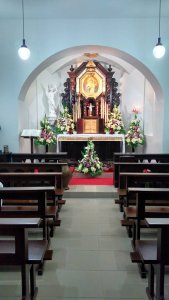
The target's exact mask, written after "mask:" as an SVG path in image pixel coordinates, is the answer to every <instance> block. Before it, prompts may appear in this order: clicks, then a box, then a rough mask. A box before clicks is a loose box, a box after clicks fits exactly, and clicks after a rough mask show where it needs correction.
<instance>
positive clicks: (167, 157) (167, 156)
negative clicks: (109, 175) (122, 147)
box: [113, 152, 169, 162]
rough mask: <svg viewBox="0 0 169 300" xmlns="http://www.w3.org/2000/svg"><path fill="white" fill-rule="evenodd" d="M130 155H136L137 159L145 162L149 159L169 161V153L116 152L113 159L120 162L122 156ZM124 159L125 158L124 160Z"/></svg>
mask: <svg viewBox="0 0 169 300" xmlns="http://www.w3.org/2000/svg"><path fill="white" fill-rule="evenodd" d="M125 156H130V157H134V158H135V160H136V161H140V162H143V161H144V160H147V161H148V162H151V161H152V160H156V161H157V162H169V153H135V152H126V153H123V152H114V154H113V161H114V162H118V161H120V159H121V158H122V157H125ZM123 161H124V160H123Z"/></svg>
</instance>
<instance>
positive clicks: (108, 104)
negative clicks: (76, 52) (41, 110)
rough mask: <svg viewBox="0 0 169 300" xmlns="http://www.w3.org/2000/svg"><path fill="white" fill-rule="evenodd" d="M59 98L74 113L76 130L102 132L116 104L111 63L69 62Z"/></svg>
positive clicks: (115, 90)
mask: <svg viewBox="0 0 169 300" xmlns="http://www.w3.org/2000/svg"><path fill="white" fill-rule="evenodd" d="M68 75H69V78H67V80H66V82H65V84H64V86H65V93H63V94H62V101H63V103H64V104H66V105H67V106H68V108H69V110H70V112H71V113H72V115H73V120H74V122H75V123H76V131H77V133H104V126H105V122H106V121H107V120H108V115H109V113H110V111H111V110H112V107H113V106H114V104H117V105H118V104H119V102H120V93H118V92H117V86H118V83H117V82H116V80H115V78H113V75H114V72H112V68H111V66H109V68H108V69H106V68H104V67H103V66H102V65H101V64H100V63H99V62H97V61H88V62H83V63H82V64H81V65H80V66H79V67H78V68H76V69H74V68H73V66H71V68H70V71H69V72H68Z"/></svg>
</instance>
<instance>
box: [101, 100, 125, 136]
mask: <svg viewBox="0 0 169 300" xmlns="http://www.w3.org/2000/svg"><path fill="white" fill-rule="evenodd" d="M105 132H109V133H119V134H124V133H125V129H124V124H123V121H122V115H121V112H120V110H119V106H116V105H114V107H113V110H112V112H111V113H110V114H109V118H108V121H107V122H106V124H105Z"/></svg>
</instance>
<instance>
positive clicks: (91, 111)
mask: <svg viewBox="0 0 169 300" xmlns="http://www.w3.org/2000/svg"><path fill="white" fill-rule="evenodd" d="M87 107H88V116H89V117H92V115H93V107H94V105H92V103H90V104H89V105H88V106H87Z"/></svg>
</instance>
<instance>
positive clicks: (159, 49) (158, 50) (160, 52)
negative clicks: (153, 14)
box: [153, 0, 165, 58]
mask: <svg viewBox="0 0 169 300" xmlns="http://www.w3.org/2000/svg"><path fill="white" fill-rule="evenodd" d="M160 23H161V0H159V23H158V29H159V31H158V42H157V44H156V46H155V47H154V49H153V54H154V56H155V58H162V57H163V56H164V54H165V47H164V46H163V44H162V43H161V34H160V26H161V24H160Z"/></svg>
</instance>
